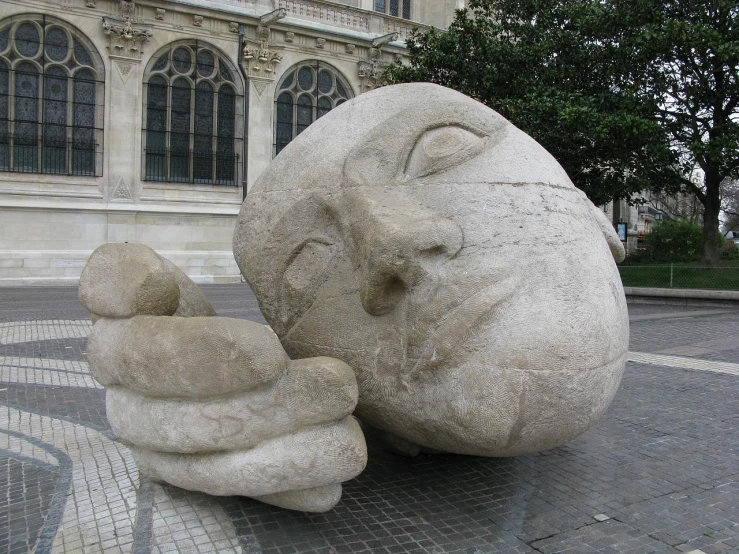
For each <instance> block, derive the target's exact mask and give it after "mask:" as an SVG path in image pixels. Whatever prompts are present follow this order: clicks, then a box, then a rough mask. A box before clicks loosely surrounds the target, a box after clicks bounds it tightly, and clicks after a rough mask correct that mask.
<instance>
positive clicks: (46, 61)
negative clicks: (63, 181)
mask: <svg viewBox="0 0 739 554" xmlns="http://www.w3.org/2000/svg"><path fill="white" fill-rule="evenodd" d="M103 75H104V71H103V63H102V60H101V59H100V55H99V54H98V53H97V51H96V50H95V49H94V47H92V45H91V43H90V42H89V41H88V40H87V38H86V37H84V36H82V35H81V34H80V33H79V32H78V31H76V30H75V29H73V28H72V27H71V26H70V25H68V24H66V23H64V22H62V21H60V20H58V19H56V18H53V17H51V16H38V15H27V16H15V17H12V18H8V19H5V20H3V21H0V171H15V172H23V173H52V174H62V175H102V163H101V160H100V150H99V145H100V144H102V138H103V137H102V132H103V129H102V126H98V123H97V122H99V121H102V114H103V93H104V91H103V86H104V83H103Z"/></svg>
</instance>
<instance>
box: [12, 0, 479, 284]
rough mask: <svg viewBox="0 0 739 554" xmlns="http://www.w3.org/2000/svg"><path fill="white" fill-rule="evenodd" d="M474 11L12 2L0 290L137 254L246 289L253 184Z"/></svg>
mask: <svg viewBox="0 0 739 554" xmlns="http://www.w3.org/2000/svg"><path fill="white" fill-rule="evenodd" d="M464 5H465V1H464V0H437V1H434V2H428V1H425V0H347V1H343V2H342V1H331V2H330V1H324V0H147V1H145V2H140V1H127V0H3V2H2V3H0V286H3V285H5V286H11V285H24V284H76V283H77V281H78V279H79V276H80V272H81V271H82V268H83V267H84V265H85V261H86V260H87V257H88V256H89V255H90V253H91V252H92V251H93V250H94V249H95V248H96V247H98V246H100V245H101V244H104V243H107V242H140V243H144V244H146V245H148V246H151V247H152V248H154V249H155V250H157V251H158V252H159V253H161V254H162V255H163V256H165V257H167V258H169V259H170V260H171V261H173V262H174V263H175V264H177V265H178V266H179V267H181V268H182V269H183V270H184V271H185V272H186V273H187V274H188V275H190V276H191V277H192V278H193V279H194V280H195V281H197V282H201V283H204V282H209V283H214V282H231V281H238V280H240V274H239V270H238V267H237V266H236V263H235V261H234V257H233V253H232V246H231V240H232V234H233V228H234V224H235V220H236V216H237V215H238V212H239V208H240V206H241V203H242V202H243V199H244V197H245V195H247V194H248V191H249V187H250V186H251V185H252V184H253V183H254V181H255V180H256V179H257V178H258V177H259V175H260V173H261V172H262V171H263V170H264V168H265V167H266V166H267V165H268V164H269V162H270V160H271V159H272V158H273V157H274V156H275V155H277V154H278V153H279V152H280V150H281V149H282V148H284V147H285V146H286V145H287V144H288V143H289V142H290V141H291V140H292V139H293V138H294V137H295V136H296V135H297V134H299V133H300V132H301V131H302V130H303V129H305V128H306V127H307V126H309V125H310V124H311V123H312V122H313V121H315V120H316V119H317V118H319V117H321V116H322V115H324V114H325V113H327V112H328V111H330V110H331V109H333V108H335V107H336V106H338V105H339V104H341V103H343V102H346V101H347V100H349V99H351V98H353V97H355V96H357V95H359V94H362V93H363V92H366V91H368V90H371V89H372V88H373V87H375V86H376V84H377V79H378V78H379V76H380V75H381V73H382V71H383V70H384V68H386V67H387V66H388V65H389V64H391V63H393V62H402V61H403V60H404V59H405V53H406V50H405V40H406V39H407V38H408V36H409V35H410V33H411V32H412V30H413V29H414V28H416V27H419V28H422V29H423V28H427V27H429V26H435V27H438V28H445V27H447V26H448V25H449V23H451V21H452V19H453V17H454V10H455V9H456V8H461V7H464Z"/></svg>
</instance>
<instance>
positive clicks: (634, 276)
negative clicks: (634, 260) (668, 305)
mask: <svg viewBox="0 0 739 554" xmlns="http://www.w3.org/2000/svg"><path fill="white" fill-rule="evenodd" d="M618 271H619V273H620V274H621V282H622V283H623V285H624V286H625V287H650V288H677V289H710V290H739V267H697V266H688V265H682V264H669V265H620V266H618Z"/></svg>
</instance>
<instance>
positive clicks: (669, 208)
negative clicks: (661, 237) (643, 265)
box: [601, 191, 702, 255]
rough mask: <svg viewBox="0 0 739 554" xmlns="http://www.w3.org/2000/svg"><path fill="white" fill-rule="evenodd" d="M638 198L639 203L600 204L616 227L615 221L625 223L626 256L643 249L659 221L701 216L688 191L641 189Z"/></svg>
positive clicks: (698, 205) (698, 203)
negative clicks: (672, 193)
mask: <svg viewBox="0 0 739 554" xmlns="http://www.w3.org/2000/svg"><path fill="white" fill-rule="evenodd" d="M639 199H640V200H641V203H639V204H636V205H633V206H630V205H629V204H628V202H626V200H621V201H619V202H617V203H614V202H609V203H608V204H606V205H604V206H601V209H602V210H603V211H604V212H605V213H606V215H607V216H608V218H609V219H610V220H611V221H612V222H613V225H614V227H616V229H618V225H619V224H625V226H626V252H627V255H628V254H634V253H635V252H637V251H638V250H640V249H641V248H643V245H644V239H645V238H646V236H647V235H648V234H649V232H650V231H651V230H652V229H654V228H655V226H657V225H660V224H661V223H662V222H663V221H670V220H673V219H691V220H696V219H697V220H700V219H701V213H702V206H701V204H700V202H699V201H698V199H697V198H696V197H695V196H694V195H692V194H688V193H682V194H675V195H672V196H666V195H660V194H655V193H652V192H650V191H645V192H643V193H641V194H640V195H639Z"/></svg>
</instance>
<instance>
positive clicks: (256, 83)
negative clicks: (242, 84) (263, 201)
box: [241, 10, 285, 191]
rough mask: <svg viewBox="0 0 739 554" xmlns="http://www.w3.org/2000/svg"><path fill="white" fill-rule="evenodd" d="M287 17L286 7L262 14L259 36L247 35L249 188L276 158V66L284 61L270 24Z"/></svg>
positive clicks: (243, 60)
mask: <svg viewBox="0 0 739 554" xmlns="http://www.w3.org/2000/svg"><path fill="white" fill-rule="evenodd" d="M283 17H285V13H284V10H275V11H273V12H271V13H269V14H267V15H265V16H262V18H261V20H260V24H259V26H258V27H257V30H256V40H254V39H248V38H246V39H244V42H243V44H242V48H243V51H242V57H241V67H242V69H243V71H244V73H245V74H246V75H247V78H248V80H249V82H248V87H249V113H248V117H247V123H248V127H247V130H246V133H245V134H246V140H247V147H248V148H247V167H246V170H247V176H246V181H247V191H248V189H249V188H251V185H252V184H253V183H254V181H256V179H257V178H258V177H259V175H261V174H262V171H264V169H265V168H266V167H267V165H269V162H270V161H271V160H272V148H273V133H274V121H273V117H274V92H275V78H276V75H275V70H276V67H277V65H278V64H280V62H282V52H281V50H282V47H281V46H278V45H277V44H274V43H272V42H270V35H271V31H270V29H269V25H270V24H271V23H274V21H277V20H278V19H281V18H283Z"/></svg>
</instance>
